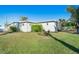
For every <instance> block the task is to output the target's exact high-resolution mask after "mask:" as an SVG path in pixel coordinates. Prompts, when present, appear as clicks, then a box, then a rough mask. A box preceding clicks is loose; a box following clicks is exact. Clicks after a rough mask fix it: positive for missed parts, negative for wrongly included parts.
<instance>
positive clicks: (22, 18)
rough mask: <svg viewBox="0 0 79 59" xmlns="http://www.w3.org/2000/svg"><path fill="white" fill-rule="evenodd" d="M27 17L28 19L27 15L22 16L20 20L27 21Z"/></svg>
mask: <svg viewBox="0 0 79 59" xmlns="http://www.w3.org/2000/svg"><path fill="white" fill-rule="evenodd" d="M27 19H28V18H27V17H25V16H21V19H20V21H26V20H27Z"/></svg>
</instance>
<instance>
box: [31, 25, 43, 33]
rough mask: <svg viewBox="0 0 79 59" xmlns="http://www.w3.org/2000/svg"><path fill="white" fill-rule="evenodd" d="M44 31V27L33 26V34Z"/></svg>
mask: <svg viewBox="0 0 79 59" xmlns="http://www.w3.org/2000/svg"><path fill="white" fill-rule="evenodd" d="M42 30H43V29H42V25H32V32H41V31H42Z"/></svg>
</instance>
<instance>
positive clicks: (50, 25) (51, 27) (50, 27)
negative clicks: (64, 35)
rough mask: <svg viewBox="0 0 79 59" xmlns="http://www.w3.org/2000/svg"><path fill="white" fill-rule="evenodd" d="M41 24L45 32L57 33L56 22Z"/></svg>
mask: <svg viewBox="0 0 79 59" xmlns="http://www.w3.org/2000/svg"><path fill="white" fill-rule="evenodd" d="M41 24H42V26H43V29H44V30H45V31H50V32H56V31H57V22H56V21H46V22H41Z"/></svg>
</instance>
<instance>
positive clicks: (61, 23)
mask: <svg viewBox="0 0 79 59" xmlns="http://www.w3.org/2000/svg"><path fill="white" fill-rule="evenodd" d="M59 24H60V27H61V30H63V27H65V25H66V20H65V19H59Z"/></svg>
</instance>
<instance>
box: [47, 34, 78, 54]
mask: <svg viewBox="0 0 79 59" xmlns="http://www.w3.org/2000/svg"><path fill="white" fill-rule="evenodd" d="M48 35H49V36H50V37H52V38H53V39H55V40H56V41H58V42H60V43H62V44H63V45H64V46H66V47H67V48H69V49H71V50H73V51H74V52H76V53H79V49H78V48H76V47H74V46H72V45H70V44H68V43H66V42H64V41H62V40H59V39H58V38H56V37H54V36H53V35H51V34H48Z"/></svg>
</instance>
